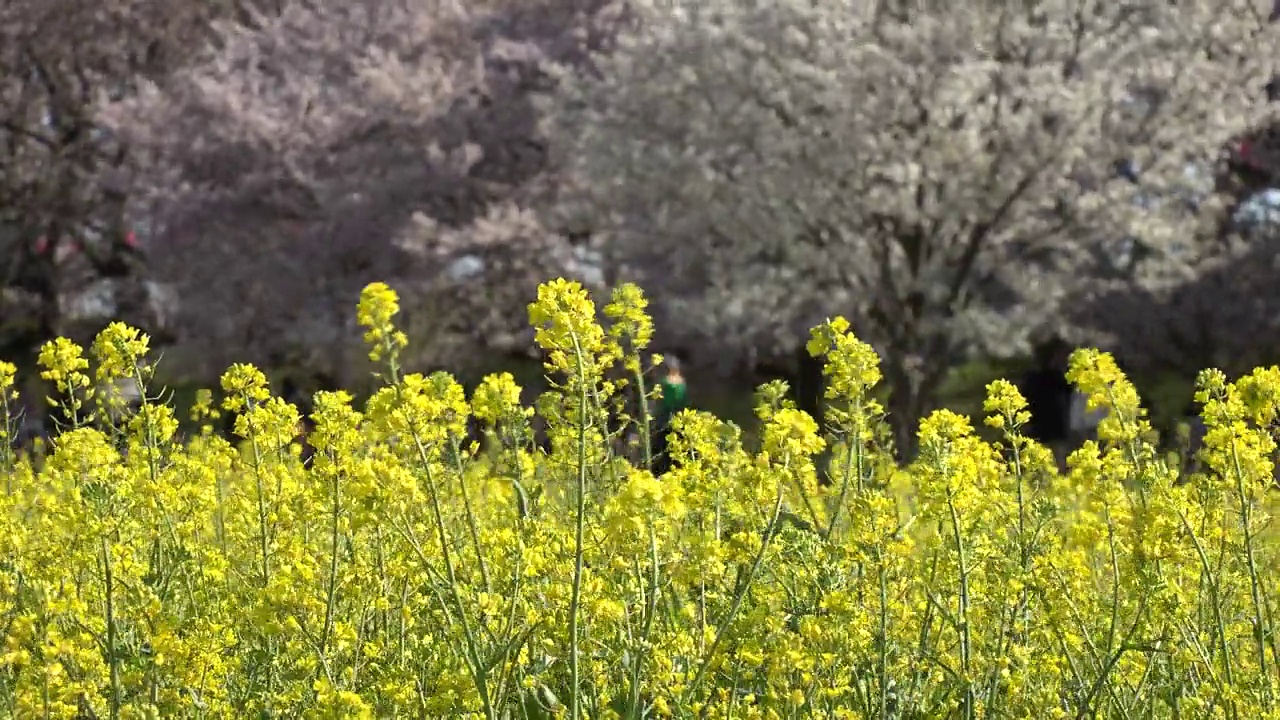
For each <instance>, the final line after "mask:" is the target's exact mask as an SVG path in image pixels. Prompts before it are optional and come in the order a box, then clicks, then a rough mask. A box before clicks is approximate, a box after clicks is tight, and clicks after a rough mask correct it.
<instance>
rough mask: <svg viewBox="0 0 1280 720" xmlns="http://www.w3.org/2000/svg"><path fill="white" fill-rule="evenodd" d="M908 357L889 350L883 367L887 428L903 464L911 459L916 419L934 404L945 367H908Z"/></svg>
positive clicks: (915, 445)
mask: <svg viewBox="0 0 1280 720" xmlns="http://www.w3.org/2000/svg"><path fill="white" fill-rule="evenodd" d="M909 357H910V356H909V355H908V354H906V353H899V352H891V353H890V357H888V358H886V362H885V366H884V369H885V377H886V378H887V379H888V381H889V405H888V408H887V409H888V411H889V417H888V422H889V428H890V429H891V430H892V432H893V443H894V448H895V450H896V452H897V457H898V460H899V462H903V463H908V462H911V461H912V460H915V457H916V453H917V451H918V450H919V436H918V432H919V428H920V420H922V419H923V418H924V416H925V414H926V413H928V412H930V411H931V410H933V409H934V408H936V407H937V405H938V391H939V390H940V389H941V387H942V379H943V377H945V375H946V370H947V368H946V367H944V366H939V367H932V366H930V365H926V366H924V367H919V368H914V367H911V365H910V363H909V360H908V358H909ZM926 362H927V361H926Z"/></svg>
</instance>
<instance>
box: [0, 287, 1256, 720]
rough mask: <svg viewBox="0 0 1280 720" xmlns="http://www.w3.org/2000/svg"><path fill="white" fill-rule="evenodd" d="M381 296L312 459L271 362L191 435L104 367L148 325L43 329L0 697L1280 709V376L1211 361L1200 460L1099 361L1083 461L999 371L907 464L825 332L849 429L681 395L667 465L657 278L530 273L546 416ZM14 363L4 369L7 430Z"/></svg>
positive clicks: (22, 474)
mask: <svg viewBox="0 0 1280 720" xmlns="http://www.w3.org/2000/svg"><path fill="white" fill-rule="evenodd" d="M397 312H398V301H397V298H396V295H395V293H394V292H393V291H392V290H391V289H390V288H388V287H387V286H385V285H381V284H375V285H371V286H370V287H368V288H367V289H366V291H365V292H364V294H363V296H362V298H361V301H360V305H359V308H358V317H359V320H360V323H361V324H362V325H363V327H364V328H365V330H366V335H365V340H366V341H367V343H368V345H369V352H370V357H371V358H372V359H373V361H374V362H375V363H377V365H378V367H379V368H380V370H379V372H380V378H381V388H380V389H379V390H378V391H377V392H376V393H375V394H374V395H373V396H372V397H371V398H370V399H369V400H368V402H367V403H364V404H363V405H362V406H360V407H357V406H356V404H355V403H354V401H353V398H352V396H351V395H349V394H347V393H344V392H324V393H319V394H318V395H317V396H316V398H315V410H314V414H313V420H314V423H315V427H314V430H313V431H312V432H311V433H310V435H309V437H308V442H309V443H310V444H311V446H313V447H314V450H315V452H314V455H313V456H312V459H311V460H310V461H309V462H304V460H303V456H302V453H301V446H300V444H299V436H298V428H299V420H300V418H299V415H298V410H297V409H296V408H295V407H293V406H291V405H289V404H288V403H286V402H285V401H283V400H282V399H280V398H278V397H273V396H272V395H271V393H270V391H269V389H268V384H267V381H266V378H265V377H264V375H263V374H262V373H261V372H260V371H259V370H257V369H255V368H253V367H251V366H247V365H237V366H234V367H232V368H230V369H229V370H228V371H227V372H226V374H225V375H224V376H223V378H222V382H221V388H220V389H219V391H218V392H217V393H214V392H207V393H204V394H203V395H202V397H201V402H199V403H198V404H197V408H196V411H195V412H196V415H197V420H198V421H199V422H201V423H203V430H202V431H201V432H200V433H199V434H198V435H197V436H194V437H189V438H180V437H179V435H178V432H177V431H178V419H177V418H176V417H175V414H174V412H173V410H172V409H171V408H170V407H168V406H166V405H165V404H164V403H163V402H160V401H158V400H147V401H145V402H143V403H142V404H141V406H140V407H137V408H132V409H128V410H125V411H122V410H121V409H120V408H112V407H109V404H110V402H111V401H110V400H109V399H108V398H106V397H105V396H102V395H99V394H97V393H96V392H95V390H94V389H95V388H97V387H99V386H101V385H102V384H103V383H109V382H113V381H117V380H121V379H125V378H132V379H133V380H134V381H136V382H137V383H138V384H140V385H141V386H142V387H143V388H146V389H147V393H145V394H146V395H147V397H154V396H155V395H156V393H155V389H154V388H150V382H151V369H150V365H149V364H148V362H149V360H148V351H149V348H148V339H147V338H146V337H145V336H144V335H142V334H141V333H139V332H138V331H136V330H134V329H131V328H129V327H126V326H124V325H121V324H113V325H111V326H109V327H108V328H106V329H105V330H104V331H103V332H102V333H101V334H100V335H99V337H98V338H97V340H96V341H95V342H94V343H93V345H92V346H91V347H90V348H89V349H88V352H87V355H86V351H85V349H83V348H80V347H77V346H76V345H75V344H73V343H71V342H69V341H67V340H65V339H63V340H57V341H54V342H51V343H49V344H48V345H47V346H46V347H45V348H44V351H43V353H42V354H41V358H40V360H41V365H42V367H43V377H44V378H45V379H46V380H47V381H48V382H49V383H51V384H52V385H53V386H55V387H56V388H57V390H58V393H57V395H56V397H54V398H52V401H53V402H54V403H56V405H57V408H58V411H59V412H60V413H61V416H62V421H63V429H62V430H61V432H60V433H59V434H58V436H57V437H56V438H55V439H54V441H53V443H52V446H51V448H50V451H49V453H48V455H47V457H44V458H34V457H28V456H26V455H20V454H18V453H15V452H14V451H12V450H10V449H9V448H10V443H9V442H8V440H7V438H6V439H5V441H4V442H0V475H2V478H3V489H2V490H3V492H2V494H0V630H2V631H3V640H2V642H0V716H4V717H13V718H111V719H112V720H116V719H117V718H159V717H164V718H453V717H457V718H484V719H485V720H499V719H504V720H505V719H511V720H515V719H517V718H552V717H556V718H559V717H567V718H573V719H574V720H577V719H579V718H627V719H631V720H637V719H639V718H694V717H698V718H964V719H965V720H971V719H972V718H979V717H982V718H1037V719H1039V718H1100V717H1106V718H1129V717H1133V718H1219V717H1220V718H1238V719H1241V720H1245V719H1247V720H1254V719H1258V718H1280V638H1277V635H1276V612H1277V608H1276V606H1275V605H1276V603H1277V602H1280V595H1278V593H1277V590H1278V588H1277V578H1278V577H1280V576H1278V575H1277V571H1280V555H1278V553H1277V548H1276V543H1275V539H1276V536H1275V531H1274V528H1273V515H1274V508H1275V502H1274V501H1273V499H1272V489H1273V487H1274V480H1273V476H1274V467H1273V463H1274V458H1275V456H1276V430H1277V419H1278V413H1280V369H1276V368H1269V369H1260V370H1258V371H1256V372H1254V373H1253V374H1251V375H1249V376H1247V377H1244V378H1242V379H1239V380H1237V381H1235V382H1228V380H1227V378H1225V377H1224V376H1223V375H1222V374H1221V373H1217V372H1213V371H1207V372H1205V373H1203V374H1202V375H1201V377H1200V378H1199V381H1198V386H1197V387H1198V400H1199V401H1200V403H1201V404H1202V405H1203V415H1204V418H1205V421H1206V423H1207V425H1208V434H1207V438H1206V443H1205V449H1204V451H1203V455H1202V460H1203V462H1202V465H1201V467H1202V470H1201V471H1200V472H1199V473H1198V474H1195V475H1191V476H1187V477H1180V476H1179V475H1178V472H1177V471H1176V470H1175V469H1174V468H1175V467H1178V466H1177V465H1176V464H1175V463H1171V462H1170V461H1169V460H1168V459H1167V458H1165V457H1163V456H1162V455H1161V453H1160V452H1159V451H1158V450H1157V449H1156V447H1155V445H1154V444H1153V442H1152V438H1151V431H1150V426H1149V424H1148V421H1147V418H1146V415H1145V413H1144V411H1143V409H1142V407H1141V405H1140V401H1139V398H1138V395H1137V393H1136V391H1135V390H1134V388H1133V386H1132V384H1130V382H1129V381H1128V380H1127V379H1126V378H1125V377H1124V376H1123V375H1122V374H1121V373H1120V371H1119V370H1118V369H1117V367H1116V365H1115V362H1114V361H1113V360H1112V359H1111V357H1110V356H1108V355H1107V354H1105V353H1100V352H1097V351H1091V350H1082V351H1078V352H1076V353H1075V355H1074V356H1073V358H1072V362H1071V371H1070V375H1069V377H1070V379H1071V380H1072V381H1073V382H1074V383H1076V385H1077V386H1078V387H1079V388H1080V389H1081V390H1082V391H1083V392H1085V393H1087V394H1088V395H1089V397H1090V398H1091V404H1092V405H1094V406H1096V407H1099V408H1103V409H1105V410H1107V411H1108V415H1107V418H1106V420H1104V421H1103V422H1102V425H1101V426H1100V427H1099V430H1098V440H1097V441H1096V442H1088V443H1085V444H1084V446H1083V447H1081V448H1079V449H1078V450H1076V451H1075V452H1074V453H1073V454H1072V455H1071V458H1070V461H1069V470H1068V472H1066V473H1065V474H1064V473H1060V472H1059V471H1058V469H1057V466H1056V464H1055V462H1054V460H1053V457H1052V455H1051V453H1050V452H1049V451H1048V450H1046V449H1045V448H1043V447H1041V446H1039V445H1037V444H1036V443H1034V442H1032V441H1030V440H1028V439H1027V438H1026V437H1024V436H1023V434H1022V432H1021V428H1022V427H1023V425H1024V424H1025V423H1026V422H1027V419H1028V415H1027V411H1026V404H1025V402H1024V401H1023V399H1022V398H1021V396H1020V395H1019V393H1018V391H1017V390H1016V388H1015V387H1014V386H1013V385H1011V384H1010V383H1007V382H995V383H992V384H991V385H990V386H989V388H988V399H987V402H986V406H985V411H986V417H985V419H984V421H985V422H986V423H987V424H988V425H990V426H992V427H993V428H995V429H997V430H998V431H999V432H1000V434H1001V437H1002V439H1000V440H999V441H998V442H988V441H986V440H983V439H981V438H980V437H979V435H978V434H977V433H976V432H975V429H974V427H973V426H972V425H971V421H970V420H969V419H968V418H966V417H963V416H960V415H957V414H955V413H951V412H948V411H939V412H936V413H934V414H933V415H931V416H930V417H928V418H927V419H925V420H924V421H923V423H922V424H921V427H920V448H921V451H920V454H919V457H918V458H917V459H916V460H915V461H914V462H912V463H911V464H910V465H907V466H899V465H898V464H897V463H896V462H895V461H894V459H893V457H892V455H891V452H890V451H889V449H888V448H887V447H886V446H885V445H884V444H883V443H882V442H881V439H882V438H884V437H885V436H886V433H885V430H884V409H883V408H882V407H881V406H880V405H879V404H878V403H877V402H876V401H875V400H874V399H873V392H872V391H873V389H874V388H875V386H876V385H877V384H878V383H879V382H880V380H881V377H880V371H879V369H878V359H877V357H876V354H875V353H874V352H873V350H872V349H871V348H870V347H869V346H868V345H866V344H865V343H863V342H861V341H859V340H858V339H857V338H856V337H855V336H854V335H853V334H851V333H850V331H849V324H848V323H847V322H845V321H844V320H842V319H839V318H836V319H833V320H830V321H828V322H826V323H824V324H823V325H821V326H819V327H818V328H816V329H815V330H814V331H813V333H812V338H811V341H810V343H809V350H810V352H812V353H813V354H814V355H816V356H820V357H822V358H824V360H825V363H826V376H827V379H828V391H827V396H828V401H829V402H830V405H831V411H830V421H831V428H830V433H829V436H827V437H820V436H819V434H818V428H817V426H816V424H815V422H814V420H813V419H812V418H810V417H809V416H808V415H806V414H804V413H802V412H800V411H798V410H796V409H795V408H794V407H793V406H791V405H790V404H789V403H788V402H787V401H786V400H785V399H784V397H785V394H784V393H783V392H782V390H781V388H780V387H778V386H776V385H774V386H766V387H765V388H762V390H761V392H760V394H759V397H760V402H759V405H758V408H757V412H758V415H759V417H760V419H761V421H762V428H763V429H762V432H761V436H760V441H759V443H758V446H750V447H748V446H746V445H745V444H744V441H743V439H742V435H741V432H740V431H739V429H738V428H737V427H736V426H734V425H732V424H730V423H726V422H723V421H721V420H718V419H717V418H715V417H713V416H711V415H708V414H705V413H700V412H694V411H686V412H684V413H683V414H682V415H681V416H680V417H679V418H678V419H677V421H676V429H677V436H676V437H675V438H674V439H673V441H672V452H673V455H674V457H675V458H676V468H675V469H674V470H673V471H672V472H671V473H669V474H667V475H664V476H663V477H661V478H655V477H654V476H653V475H652V474H650V473H649V472H648V471H647V470H645V469H643V466H644V463H643V462H640V463H633V462H631V461H629V460H628V459H627V458H624V457H621V456H619V455H618V453H616V452H615V447H616V443H615V442H613V440H614V438H613V437H612V435H613V434H614V433H616V432H619V430H618V429H617V426H618V424H619V423H617V422H610V418H611V417H613V418H617V417H618V416H619V413H625V412H630V415H623V417H622V419H623V423H622V424H624V425H630V426H631V428H632V429H633V430H634V431H636V432H638V433H639V434H640V435H641V437H642V438H643V437H645V436H647V434H648V433H649V432H650V428H649V427H648V422H647V421H646V419H645V418H646V416H647V413H646V411H645V410H644V406H646V405H649V406H651V405H652V403H653V402H654V401H655V400H656V398H655V397H654V391H653V390H652V389H651V383H650V382H649V377H650V371H651V370H652V369H653V366H652V364H651V363H642V357H643V356H644V355H643V354H644V353H645V351H646V348H647V346H648V344H649V342H650V339H651V337H652V335H653V328H652V325H651V323H650V321H649V318H648V316H647V315H646V312H645V300H644V297H643V295H642V294H641V292H640V291H639V290H638V289H637V288H635V287H631V286H624V287H622V288H620V289H618V290H617V291H616V292H615V293H614V295H613V296H612V297H611V298H610V299H609V302H608V303H607V304H606V305H605V307H604V308H603V313H599V312H597V308H596V306H595V304H594V303H593V301H592V299H591V298H590V297H589V296H588V294H587V292H586V291H584V290H583V288H582V287H580V286H578V285H577V284H575V283H571V282H566V281H555V282H551V283H548V284H546V285H544V286H543V287H542V288H541V289H540V291H539V293H538V297H537V300H536V302H534V303H533V304H532V305H531V306H530V311H529V316H530V321H531V322H532V324H533V325H534V327H535V328H536V329H537V337H536V342H537V344H538V345H539V346H540V348H541V350H542V351H543V352H544V354H545V357H546V363H547V370H548V374H549V375H551V376H552V377H555V378H557V385H556V386H555V388H554V389H553V390H552V391H550V392H548V393H546V394H544V395H543V396H542V397H541V398H540V399H539V400H538V402H537V403H536V407H523V406H521V404H520V389H519V388H518V387H517V386H516V385H515V383H514V381H513V380H512V378H511V377H510V376H509V375H494V376H490V377H488V378H486V379H485V380H484V382H483V383H482V384H481V385H480V386H479V388H478V389H477V390H475V391H474V392H473V393H472V395H471V397H467V395H466V393H465V392H464V390H463V388H462V387H461V386H460V385H459V384H458V383H457V382H456V381H455V380H454V379H453V378H452V377H450V376H449V375H447V374H443V373H436V374H432V375H425V376H424V375H422V374H416V373H412V372H406V370H405V369H404V368H402V367H401V366H400V354H401V351H402V350H403V348H404V347H405V345H406V343H407V338H406V337H405V335H404V334H403V333H402V332H401V331H400V330H398V329H397V328H396V325H395V318H396V315H397ZM15 387H16V379H15V370H14V368H13V367H12V366H9V365H3V364H0V399H2V400H3V402H2V403H0V412H2V413H3V416H2V417H3V418H4V421H5V422H4V424H3V427H5V428H6V429H7V430H6V432H7V431H8V430H11V429H12V427H13V426H14V423H15V421H16V418H15V410H14V408H16V407H17V401H18V398H17V396H16V391H15V389H14V388H15ZM628 393H629V394H631V396H632V397H642V398H644V402H643V403H639V405H640V409H639V410H638V411H626V410H625V408H631V407H634V406H635V405H636V404H635V403H629V404H623V403H622V402H621V400H622V398H624V397H625V396H626V395H627V394H628ZM223 413H234V415H235V433H236V436H237V438H236V439H237V442H235V443H232V442H228V441H227V440H225V439H223V438H222V437H221V436H220V435H218V434H217V433H215V432H214V429H213V424H214V420H215V419H216V418H218V417H219V416H220V415H221V414H223ZM535 413H536V414H537V415H540V416H541V417H542V418H544V419H545V420H546V423H547V425H548V428H549V430H548V432H549V434H550V438H551V441H552V442H551V447H552V449H551V450H550V451H549V452H546V451H543V450H541V449H539V447H538V445H536V444H535V443H534V439H533V434H532V432H531V421H532V419H533V416H534V415H535ZM472 417H474V418H476V419H478V420H480V421H482V423H483V424H484V426H485V428H486V431H487V434H488V439H489V442H487V443H485V447H484V449H483V450H481V449H477V447H476V446H475V445H473V444H472V443H470V442H469V441H468V436H467V422H468V419H469V418H472ZM643 445H647V443H642V446H643ZM826 451H829V452H830V455H831V456H832V457H833V458H834V460H833V467H832V468H831V471H830V477H831V478H832V482H830V483H829V484H824V483H820V482H819V481H818V478H819V475H820V474H819V471H818V468H816V467H815V458H816V457H817V456H819V455H820V454H823V453H824V452H826Z"/></svg>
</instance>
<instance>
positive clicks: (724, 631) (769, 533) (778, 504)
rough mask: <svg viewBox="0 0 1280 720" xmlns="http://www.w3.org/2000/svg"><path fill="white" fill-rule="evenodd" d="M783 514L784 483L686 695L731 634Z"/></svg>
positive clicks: (698, 683) (701, 677)
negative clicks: (758, 542)
mask: <svg viewBox="0 0 1280 720" xmlns="http://www.w3.org/2000/svg"><path fill="white" fill-rule="evenodd" d="M781 515H782V485H781V484H779V485H778V496H777V498H776V499H775V500H774V503H773V512H772V516H771V517H770V519H769V525H768V527H766V528H765V531H764V537H762V538H761V539H760V550H759V551H758V552H756V556H755V558H753V559H752V561H751V567H750V568H749V569H748V570H747V576H746V578H745V579H744V580H743V582H742V586H741V587H739V588H738V592H737V593H735V594H734V596H733V603H732V604H731V605H730V606H729V612H728V613H727V614H726V615H725V617H724V618H723V619H722V620H721V621H720V622H719V623H718V624H717V627H716V637H715V639H714V640H712V641H711V647H709V648H707V650H706V653H705V654H704V656H703V658H702V662H701V663H699V664H698V673H697V674H696V675H694V677H693V682H691V683H689V687H688V688H687V689H686V690H685V697H686V698H691V697H692V695H693V693H694V692H695V691H697V690H698V689H699V687H700V686H701V685H702V682H703V680H704V679H705V678H706V675H707V670H708V669H709V668H710V667H711V661H712V660H713V659H715V656H716V650H718V649H719V648H720V643H722V642H723V641H724V638H725V636H726V635H728V634H729V628H730V626H732V625H733V621H734V620H735V619H736V618H737V616H738V611H739V610H741V609H742V603H743V601H744V600H746V597H747V590H749V589H750V588H751V582H752V581H753V580H754V579H755V576H756V573H757V572H758V571H759V569H760V564H761V563H762V562H763V561H764V556H765V553H766V552H767V551H768V550H769V545H770V544H771V543H772V542H773V538H774V535H775V534H776V532H777V528H778V518H779V517H780V516H781Z"/></svg>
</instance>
